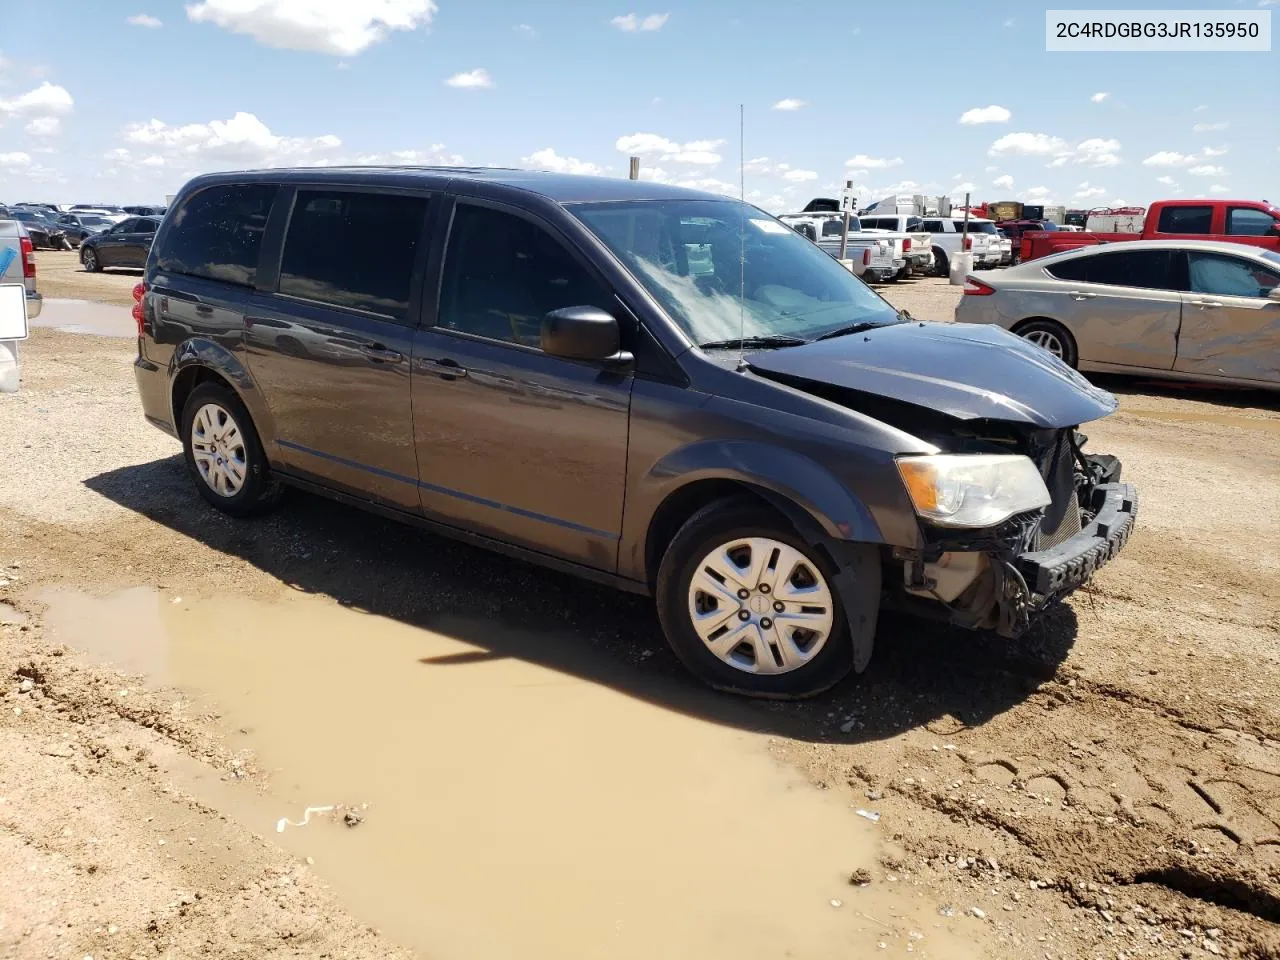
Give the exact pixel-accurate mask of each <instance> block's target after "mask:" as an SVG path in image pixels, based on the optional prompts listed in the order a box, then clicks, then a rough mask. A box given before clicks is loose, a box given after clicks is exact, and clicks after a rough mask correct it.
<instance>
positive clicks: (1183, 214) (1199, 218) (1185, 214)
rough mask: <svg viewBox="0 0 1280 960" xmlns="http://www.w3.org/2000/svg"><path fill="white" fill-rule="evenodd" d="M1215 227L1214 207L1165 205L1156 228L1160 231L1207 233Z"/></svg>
mask: <svg viewBox="0 0 1280 960" xmlns="http://www.w3.org/2000/svg"><path fill="white" fill-rule="evenodd" d="M1212 229H1213V207H1192V206H1187V207H1165V208H1164V209H1163V210H1161V211H1160V222H1159V224H1157V226H1156V230H1157V231H1159V232H1160V233H1190V234H1205V233H1209V232H1210V231H1211V230H1212Z"/></svg>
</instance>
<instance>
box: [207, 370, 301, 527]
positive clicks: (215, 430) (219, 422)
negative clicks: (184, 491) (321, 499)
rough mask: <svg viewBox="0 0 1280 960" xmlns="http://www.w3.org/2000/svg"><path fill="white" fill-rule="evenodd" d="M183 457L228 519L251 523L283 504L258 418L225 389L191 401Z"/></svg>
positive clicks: (216, 387)
mask: <svg viewBox="0 0 1280 960" xmlns="http://www.w3.org/2000/svg"><path fill="white" fill-rule="evenodd" d="M228 425H230V427H232V428H234V429H233V430H231V429H229V426H228ZM182 452H183V456H184V459H185V460H186V462H187V470H188V471H190V473H191V478H192V480H193V481H194V482H195V485H196V489H197V490H199V491H200V495H201V496H202V497H204V498H205V500H207V501H208V502H209V504H210V506H212V507H215V508H216V509H218V510H221V511H222V512H223V513H226V514H230V515H231V516H233V517H250V516H253V515H255V514H258V513H262V512H264V511H265V510H268V509H270V508H271V507H272V506H274V505H275V504H276V502H277V501H278V500H279V499H280V489H281V488H280V486H279V484H278V483H276V482H275V480H273V479H272V477H271V471H270V468H269V467H268V465H267V457H266V454H265V453H263V450H262V442H261V441H260V440H259V439H258V431H257V429H256V428H255V427H254V425H253V418H252V417H250V416H249V411H248V410H247V409H246V408H245V405H244V404H243V403H241V402H240V398H239V397H237V396H236V395H235V393H234V392H233V391H232V390H231V389H229V388H228V387H225V386H223V385H222V384H219V383H202V384H200V385H199V386H197V387H196V388H195V389H194V390H192V391H191V395H190V396H189V397H187V402H186V403H185V404H183V407H182Z"/></svg>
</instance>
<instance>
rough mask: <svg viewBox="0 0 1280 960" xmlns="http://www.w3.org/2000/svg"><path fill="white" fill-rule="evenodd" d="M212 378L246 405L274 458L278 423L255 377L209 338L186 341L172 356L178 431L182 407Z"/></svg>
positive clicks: (172, 398) (172, 400) (173, 407)
mask: <svg viewBox="0 0 1280 960" xmlns="http://www.w3.org/2000/svg"><path fill="white" fill-rule="evenodd" d="M209 382H215V383H221V384H222V385H224V386H225V387H227V388H228V389H229V390H231V392H232V393H234V394H235V395H236V396H237V397H238V398H239V399H240V402H241V403H243V404H244V405H245V409H246V410H248V411H249V416H250V417H252V418H253V425H254V428H255V429H256V430H257V432H258V437H259V439H260V440H261V442H262V445H263V448H264V449H265V450H266V452H267V456H268V459H272V457H271V453H272V451H274V450H275V446H276V443H275V440H276V434H275V424H274V422H273V420H272V418H271V412H270V410H268V409H267V405H266V402H265V401H264V400H263V397H262V394H261V393H260V392H259V391H258V389H257V387H256V385H255V383H254V381H253V377H252V376H251V375H250V373H249V370H248V368H246V367H245V366H244V364H243V363H242V362H241V361H240V358H239V357H237V356H236V355H235V354H234V353H232V352H231V351H230V350H228V349H227V348H226V347H224V346H222V345H221V344H219V343H215V342H214V341H212V340H208V339H205V338H193V339H191V340H187V341H185V342H184V343H182V344H181V345H180V346H179V347H178V349H177V350H175V351H174V353H173V358H172V360H170V369H169V410H170V412H171V413H172V415H173V424H174V427H175V431H176V432H177V434H178V435H179V436H182V430H183V424H182V408H183V406H185V404H186V402H187V398H188V397H189V396H191V392H192V391H193V390H195V388H196V387H198V386H199V385H200V384H202V383H209Z"/></svg>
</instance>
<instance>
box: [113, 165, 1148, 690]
mask: <svg viewBox="0 0 1280 960" xmlns="http://www.w3.org/2000/svg"><path fill="white" fill-rule="evenodd" d="M371 235H376V236H377V237H378V242H377V243H376V244H373V243H370V242H369V237H370V236H371ZM89 242H90V243H92V242H93V241H92V240H90V241H89ZM694 247H696V248H697V249H696V250H694V249H692V248H694ZM135 291H136V294H137V296H138V298H139V300H138V303H137V304H136V306H135V312H134V316H135V318H136V319H137V321H138V357H137V360H136V362H135V372H136V377H137V383H138V389H139V393H140V396H141V400H142V407H143V411H144V413H145V415H146V417H147V419H148V420H149V421H150V422H151V423H153V424H155V425H156V426H158V427H160V428H161V429H163V430H165V431H166V432H168V433H170V434H172V435H173V436H175V437H178V438H180V440H181V442H182V445H183V450H184V456H185V459H186V464H187V468H188V470H189V472H190V475H191V477H192V480H193V482H194V484H195V486H196V488H197V489H198V490H199V491H200V494H201V496H203V497H204V498H205V500H207V501H208V503H210V504H211V505H213V506H214V507H215V508H217V509H219V510H221V511H223V512H225V513H228V514H232V515H235V516H245V515H249V514H253V513H256V512H259V511H261V510H263V509H265V508H267V507H269V506H270V505H271V504H272V503H273V502H274V501H275V500H276V498H277V496H278V492H279V490H280V488H281V485H293V486H299V487H303V488H305V489H308V490H314V491H316V492H321V493H324V494H326V495H329V496H332V497H334V498H336V499H339V500H341V501H343V502H346V503H349V504H354V505H357V506H361V507H365V508H368V509H370V510H374V511H377V512H379V513H382V514H384V515H388V516H392V517H396V518H398V519H402V520H405V521H409V522H415V523H418V524H420V525H424V526H427V527H429V528H431V529H434V530H437V531H439V532H441V533H445V534H448V535H450V536H455V537H460V538H463V539H466V540H469V541H472V542H476V543H480V544H483V545H485V546H488V547H491V548H494V549H497V550H500V551H504V552H506V553H510V554H514V555H516V556H520V557H523V558H526V559H529V560H533V561H535V562H539V563H544V564H547V565H549V566H552V567H555V568H557V569H560V570H565V571H569V572H572V573H575V574H579V575H581V576H584V577H587V578H590V579H594V580H598V581H603V582H605V583H609V584H612V585H614V586H618V587H621V588H623V589H626V590H631V591H635V592H638V593H642V594H651V595H653V596H655V598H656V604H657V607H658V611H659V618H660V621H661V624H662V627H663V630H664V632H665V634H666V636H667V638H668V640H669V642H670V643H671V646H672V648H673V649H674V650H675V651H676V652H677V654H678V655H679V656H680V658H681V659H682V660H683V661H684V662H685V663H686V664H687V665H688V666H689V668H690V669H691V670H692V671H693V672H694V673H695V674H697V675H698V676H699V677H701V678H702V679H704V680H705V681H707V682H708V683H710V684H712V685H713V686H716V687H719V688H723V689H730V690H738V691H743V692H747V693H751V694H758V695H768V696H775V697H778V696H781V697H786V696H802V695H806V694H812V693H815V692H817V691H819V690H822V689H825V688H827V687H829V686H831V685H832V684H834V683H835V682H837V681H838V680H839V679H840V678H841V677H842V676H844V675H845V674H846V673H847V672H848V671H849V670H850V669H858V670H861V669H863V668H864V667H865V666H866V663H867V660H868V659H869V657H870V655H871V652H872V646H873V642H874V637H875V627H876V622H877V616H878V613H879V611H880V609H881V607H882V606H887V607H896V608H902V609H909V610H913V611H915V612H917V613H922V614H924V613H928V614H932V615H935V616H937V617H940V618H941V619H944V620H947V621H950V622H953V623H958V624H962V625H964V626H968V627H979V628H991V629H995V630H997V631H999V632H1000V633H1002V634H1004V635H1007V636H1011V637H1012V636H1017V635H1020V634H1021V633H1023V632H1024V631H1025V630H1026V629H1027V627H1028V625H1029V624H1030V623H1031V622H1032V621H1033V620H1035V619H1038V617H1039V615H1040V614H1041V612H1042V611H1043V610H1044V609H1045V607H1046V606H1048V605H1050V604H1052V603H1053V602H1054V601H1055V600H1057V599H1058V598H1060V597H1061V596H1063V595H1064V594H1065V593H1067V592H1069V591H1071V590H1072V589H1074V588H1075V587H1077V586H1078V585H1080V584H1081V583H1082V582H1084V581H1085V580H1086V579H1087V578H1088V577H1089V575H1090V574H1091V573H1092V571H1093V570H1094V569H1096V568H1097V567H1099V566H1101V565H1102V564H1103V563H1105V562H1107V561H1108V560H1109V559H1110V558H1111V557H1112V556H1113V555H1114V554H1115V553H1116V552H1117V551H1118V550H1119V549H1120V547H1122V546H1123V544H1124V543H1125V541H1126V539H1127V538H1128V536H1129V532H1130V530H1131V529H1132V526H1133V523H1134V516H1135V511H1136V506H1137V500H1136V494H1135V492H1134V488H1133V487H1132V486H1131V485H1129V484H1126V483H1123V482H1121V481H1120V479H1119V472H1120V468H1119V464H1118V461H1116V460H1115V459H1114V458H1109V457H1103V456H1090V455H1086V454H1084V453H1083V451H1082V450H1081V449H1080V447H1081V444H1082V442H1083V441H1082V438H1081V436H1080V435H1079V433H1078V432H1077V430H1076V427H1077V426H1078V425H1080V424H1082V423H1085V422H1089V421H1092V420H1095V419H1097V418H1099V417H1104V416H1106V415H1108V414H1110V413H1111V412H1112V411H1114V410H1115V409H1116V401H1115V398H1114V397H1112V396H1111V395H1110V394H1108V393H1106V392H1105V391H1103V390H1099V389H1097V388H1096V387H1093V386H1092V385H1090V384H1089V383H1088V382H1087V381H1086V380H1085V379H1084V378H1083V377H1081V376H1080V375H1079V374H1077V373H1076V372H1074V371H1072V370H1071V369H1070V368H1068V367H1066V366H1065V365H1064V364H1062V363H1061V362H1059V361H1057V360H1055V359H1053V358H1052V357H1050V356H1049V355H1048V354H1047V353H1045V352H1044V351H1043V350H1041V349H1039V348H1037V347H1035V346H1034V345H1032V344H1030V343H1028V342H1027V341H1025V340H1022V339H1020V338H1018V337H1015V336H1012V335H1010V334H1008V333H1007V332H1005V331H1003V330H998V329H996V328H995V327H990V326H977V327H975V326H957V325H953V324H945V323H940V324H930V323H920V322H918V321H915V320H912V319H909V318H908V317H907V316H905V315H904V314H901V313H899V312H898V311H897V310H895V309H894V308H893V307H892V306H890V305H889V304H888V303H886V302H885V301H884V300H883V299H881V298H880V297H879V296H878V295H876V294H875V293H874V292H872V291H871V290H869V289H868V288H867V287H866V285H864V284H863V283H862V282H860V281H859V280H858V279H857V278H855V277H853V276H852V275H851V274H850V273H849V272H848V271H847V270H845V269H843V268H842V267H841V266H840V265H839V264H838V263H836V262H835V261H834V260H833V259H832V258H831V257H829V256H827V255H825V254H824V253H823V252H822V251H820V250H818V249H816V248H815V246H814V245H813V244H812V243H809V242H808V241H806V240H805V239H804V238H802V237H800V236H798V235H797V234H796V232H795V231H794V230H792V229H791V228H789V227H787V226H786V225H785V224H783V223H781V222H779V221H778V220H776V219H774V218H773V217H770V216H769V215H768V214H765V213H763V212H761V211H760V210H758V209H756V208H754V207H751V206H749V205H746V204H742V203H740V202H738V201H736V200H731V199H728V198H725V197H719V196H714V195H712V194H706V193H701V192H695V191H691V190H684V189H681V188H678V187H674V186H670V185H665V184H659V183H654V182H650V181H631V180H623V179H613V178H593V177H569V176H564V175H557V174H542V173H530V172H527V171H520V172H519V173H518V174H516V173H510V172H506V171H501V170H489V169H477V170H458V169H452V170H432V169H429V168H421V169H409V168H371V169H355V168H344V169H336V168H335V169H328V170H326V169H308V170H297V171H279V170H275V171H271V170H268V171H258V172H235V173H225V174H210V175H206V176H201V177H198V178H196V179H195V180H193V181H191V182H190V183H188V184H187V185H186V186H184V187H183V188H182V191H181V193H180V194H179V195H178V197H177V198H176V200H175V201H174V204H173V215H172V216H168V217H166V218H165V219H164V221H163V223H162V224H161V227H160V230H159V232H158V234H157V235H156V242H155V244H154V246H153V247H152V250H151V254H150V256H149V258H148V261H147V269H146V273H145V276H144V279H143V282H142V283H141V284H139V285H138V287H136V288H135ZM261 318H266V319H268V320H270V321H272V322H273V325H272V326H271V328H270V330H269V333H266V334H265V335H260V334H259V332H258V331H259V324H260V319H261ZM280 324H286V325H290V326H292V327H293V328H294V330H296V331H298V333H299V334H300V335H301V337H302V338H319V339H321V340H332V339H334V338H335V336H336V334H337V332H341V334H342V337H343V338H344V342H345V343H346V344H349V345H350V346H351V347H352V349H354V350H355V352H357V353H358V354H360V361H359V362H358V363H355V364H349V363H343V364H341V365H339V364H336V363H332V362H328V361H326V360H322V359H320V358H318V357H316V356H314V355H313V354H312V353H311V352H310V351H309V350H308V351H307V352H306V354H305V355H303V356H297V355H295V354H293V353H292V352H291V353H284V352H281V351H280V350H279V349H277V347H276V346H274V345H275V344H278V343H279V339H280V336H281V328H280V326H279V325H280Z"/></svg>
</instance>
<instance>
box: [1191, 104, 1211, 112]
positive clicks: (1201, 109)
mask: <svg viewBox="0 0 1280 960" xmlns="http://www.w3.org/2000/svg"><path fill="white" fill-rule="evenodd" d="M1208 109H1209V105H1208V104H1207V103H1202V104H1200V106H1198V107H1196V108H1195V109H1194V110H1192V111H1191V112H1192V113H1204V112H1205V111H1206V110H1208Z"/></svg>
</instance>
